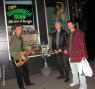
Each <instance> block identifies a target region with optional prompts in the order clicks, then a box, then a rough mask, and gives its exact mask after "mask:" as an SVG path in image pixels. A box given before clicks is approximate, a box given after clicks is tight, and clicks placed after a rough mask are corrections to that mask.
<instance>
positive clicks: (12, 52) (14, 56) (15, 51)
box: [10, 38, 20, 59]
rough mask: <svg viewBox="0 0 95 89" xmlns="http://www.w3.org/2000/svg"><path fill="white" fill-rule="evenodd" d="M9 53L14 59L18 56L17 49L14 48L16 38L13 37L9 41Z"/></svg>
mask: <svg viewBox="0 0 95 89" xmlns="http://www.w3.org/2000/svg"><path fill="white" fill-rule="evenodd" d="M10 55H11V57H12V58H14V59H19V58H20V54H19V51H17V50H16V40H15V39H14V38H12V39H11V41H10Z"/></svg>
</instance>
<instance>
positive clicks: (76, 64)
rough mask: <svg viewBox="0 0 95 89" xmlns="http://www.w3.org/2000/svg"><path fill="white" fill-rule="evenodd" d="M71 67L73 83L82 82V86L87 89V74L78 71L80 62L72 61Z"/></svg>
mask: <svg viewBox="0 0 95 89" xmlns="http://www.w3.org/2000/svg"><path fill="white" fill-rule="evenodd" d="M70 67H71V71H72V75H73V79H72V83H74V84H79V83H80V88H83V89H87V83H86V76H85V75H81V74H79V73H78V69H79V62H74V63H70Z"/></svg>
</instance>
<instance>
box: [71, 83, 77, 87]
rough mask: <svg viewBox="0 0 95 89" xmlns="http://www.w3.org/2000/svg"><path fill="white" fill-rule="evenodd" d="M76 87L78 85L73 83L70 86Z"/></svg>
mask: <svg viewBox="0 0 95 89" xmlns="http://www.w3.org/2000/svg"><path fill="white" fill-rule="evenodd" d="M76 85H78V83H76V84H75V83H71V84H70V86H71V87H73V86H76Z"/></svg>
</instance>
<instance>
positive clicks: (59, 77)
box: [56, 76, 64, 79]
mask: <svg viewBox="0 0 95 89" xmlns="http://www.w3.org/2000/svg"><path fill="white" fill-rule="evenodd" d="M63 78H64V76H58V77H57V78H56V79H63Z"/></svg>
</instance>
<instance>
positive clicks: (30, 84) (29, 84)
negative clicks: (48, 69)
mask: <svg viewBox="0 0 95 89" xmlns="http://www.w3.org/2000/svg"><path fill="white" fill-rule="evenodd" d="M32 85H35V83H28V84H26V86H32Z"/></svg>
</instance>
